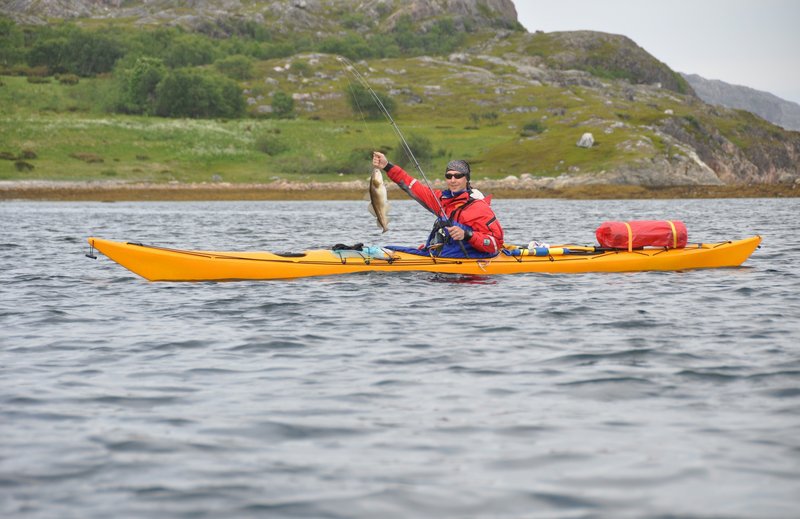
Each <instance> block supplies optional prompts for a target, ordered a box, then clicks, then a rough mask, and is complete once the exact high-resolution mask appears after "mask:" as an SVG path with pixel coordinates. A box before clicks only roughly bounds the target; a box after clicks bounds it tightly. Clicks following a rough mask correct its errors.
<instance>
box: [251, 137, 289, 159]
mask: <svg viewBox="0 0 800 519" xmlns="http://www.w3.org/2000/svg"><path fill="white" fill-rule="evenodd" d="M255 146H256V149H257V150H258V151H260V152H261V153H266V154H267V155H269V156H270V157H273V156H275V155H278V154H280V153H283V152H285V151H287V150H288V149H289V146H288V145H287V144H286V143H285V142H283V140H282V139H281V138H280V137H278V136H277V135H275V134H274V133H272V132H270V133H263V134H261V135H259V136H258V137H256V142H255Z"/></svg>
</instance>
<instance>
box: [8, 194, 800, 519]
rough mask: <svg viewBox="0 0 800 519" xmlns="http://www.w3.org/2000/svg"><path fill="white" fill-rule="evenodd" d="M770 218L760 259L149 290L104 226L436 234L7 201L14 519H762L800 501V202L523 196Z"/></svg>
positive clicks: (646, 212) (711, 222)
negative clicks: (737, 263)
mask: <svg viewBox="0 0 800 519" xmlns="http://www.w3.org/2000/svg"><path fill="white" fill-rule="evenodd" d="M494 205H495V209H496V211H497V212H498V213H499V215H500V217H501V220H502V221H503V223H504V226H505V229H506V239H507V241H509V242H517V243H527V242H528V241H529V240H531V239H534V238H535V239H538V240H541V241H547V242H550V243H555V242H564V241H568V242H577V243H586V244H588V243H593V242H594V229H595V228H596V227H597V225H599V224H600V223H601V222H602V221H604V220H620V219H654V218H672V219H682V220H684V221H685V222H686V224H687V226H688V228H689V239H690V241H721V240H725V239H733V238H741V237H745V236H749V235H753V234H761V235H762V236H763V238H764V243H763V245H762V247H761V248H760V249H759V250H757V251H756V252H755V254H754V255H753V257H752V258H751V259H750V260H748V261H747V262H746V263H745V265H744V266H743V267H741V268H735V269H718V270H704V271H687V272H672V273H633V274H586V275H542V274H524V275H514V276H498V277H492V278H475V277H471V278H465V277H459V276H442V275H434V274H428V273H408V274H402V273H401V274H375V273H368V274H356V275H351V276H343V277H335V276H334V277H326V278H312V279H301V280H295V281H274V282H237V283H185V284H180V283H148V282H146V281H144V280H143V279H141V278H139V277H137V276H135V275H133V274H131V273H129V272H128V271H126V270H124V269H123V268H122V267H120V266H118V265H116V264H114V263H113V262H111V261H110V260H108V259H107V258H105V257H103V256H100V257H99V259H98V260H97V261H94V260H91V259H88V258H86V257H84V255H83V254H84V253H85V252H86V248H87V246H86V242H85V238H86V237H87V236H90V235H95V236H101V237H106V238H111V239H120V240H129V241H142V242H146V243H154V244H159V245H167V246H174V247H183V248H204V249H218V250H226V249H228V250H236V249H238V250H257V249H264V250H273V251H300V250H303V249H305V248H315V247H321V246H331V245H333V244H335V243H355V242H365V243H367V244H374V245H379V244H387V243H394V244H416V243H419V242H420V241H421V240H423V239H424V237H425V235H426V233H427V228H428V227H429V224H430V223H431V219H432V218H431V217H430V216H428V215H427V214H426V213H424V212H423V210H422V209H421V208H419V207H418V206H416V205H414V204H413V203H412V202H410V201H401V202H395V203H394V207H393V209H392V216H393V221H392V222H391V227H392V230H390V231H389V232H388V233H386V234H385V235H381V234H380V233H379V232H378V229H377V227H376V226H375V223H374V221H373V219H372V218H371V217H370V216H369V215H368V214H367V212H366V202H318V203H307V202H302V203H300V202H285V203H276V202H263V203H259V202H248V203H113V204H102V203H31V202H4V203H0V229H2V235H1V236H0V290H1V291H2V298H1V299H0V516H2V517H37V518H38V517H42V518H44V517H47V518H50V517H58V518H72V517H75V518H109V517H114V518H125V517H159V518H169V517H315V518H316V517H324V518H377V517H380V518H410V517H438V518H445V517H448V518H449V517H453V518H466V517H485V518H522V517H533V518H538V517H546V518H554V517H565V518H575V517H580V518H583V517H586V518H590V517H636V518H640V517H703V518H708V517H733V518H739V517H748V518H765V517H771V518H783V517H785V518H790V517H791V518H795V517H798V513H799V512H798V510H800V346H798V342H800V268H798V257H800V245H799V243H800V242H799V241H798V237H799V236H800V233H798V231H799V230H800V229H799V228H798V227H799V226H798V216H799V215H800V200H798V199H789V200H777V199H776V200H773V199H769V200H766V199H755V200H692V201H678V200H667V201H641V200H640V201H589V202H585V201H559V200H528V201H505V200H497V201H496V202H495V204H494Z"/></svg>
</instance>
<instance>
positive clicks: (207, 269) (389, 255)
mask: <svg viewBox="0 0 800 519" xmlns="http://www.w3.org/2000/svg"><path fill="white" fill-rule="evenodd" d="M88 241H89V244H90V245H91V246H92V248H93V249H97V250H98V251H100V252H101V253H103V254H104V255H106V256H107V257H109V258H111V259H112V260H114V261H116V262H117V263H119V264H120V265H122V266H123V267H125V268H127V269H128V270H130V271H132V272H135V273H136V274H138V275H140V276H142V277H143V278H145V279H148V280H150V281H232V280H255V279H289V278H301V277H310V276H330V275H333V274H350V273H353V272H367V271H380V272H409V271H426V272H438V273H447V274H473V275H493V274H518V273H524V272H542V273H551V274H574V273H584V272H636V271H645V270H688V269H699V268H719V267H736V266H739V265H741V264H742V263H744V261H745V260H746V259H747V258H748V257H750V255H751V254H752V253H753V251H754V250H755V249H756V248H757V247H758V246H759V244H760V243H761V237H760V236H753V237H750V238H745V239H743V240H737V241H725V242H720V243H700V244H690V245H688V246H687V247H686V248H680V249H664V248H652V249H651V248H645V249H636V250H633V251H627V250H608V249H599V248H597V247H586V246H576V245H559V246H554V247H549V248H547V249H544V250H542V249H536V251H533V250H531V251H528V250H527V249H518V248H517V249H513V250H509V251H505V252H503V253H501V254H500V255H498V256H496V257H494V258H488V259H463V258H433V257H429V256H419V255H415V254H409V253H404V252H395V251H389V250H387V249H380V250H378V252H377V253H375V252H374V250H375V249H378V248H376V247H372V248H370V250H369V251H367V252H362V251H356V250H338V251H336V250H327V249H319V250H308V251H305V252H302V253H293V254H274V253H271V252H214V251H194V250H179V249H170V248H165V247H155V246H149V245H142V244H140V243H126V242H118V241H110V240H103V239H100V238H89V239H88ZM535 254H536V255H535ZM89 256H92V255H91V252H90V254H89Z"/></svg>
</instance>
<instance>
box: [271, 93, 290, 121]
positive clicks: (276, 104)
mask: <svg viewBox="0 0 800 519" xmlns="http://www.w3.org/2000/svg"><path fill="white" fill-rule="evenodd" d="M272 114H273V115H274V117H277V118H278V119H291V118H293V117H294V115H295V114H294V99H292V96H290V95H289V94H287V93H286V92H281V91H278V92H275V94H273V96H272Z"/></svg>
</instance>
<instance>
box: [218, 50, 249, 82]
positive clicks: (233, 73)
mask: <svg viewBox="0 0 800 519" xmlns="http://www.w3.org/2000/svg"><path fill="white" fill-rule="evenodd" d="M214 66H215V67H217V70H219V71H220V72H221V73H222V74H225V75H226V76H228V77H229V78H232V79H239V80H245V79H251V78H252V77H253V60H251V59H250V58H248V57H247V56H243V55H241V54H236V55H234V56H228V57H227V58H223V59H220V60H217V61H215V62H214Z"/></svg>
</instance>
